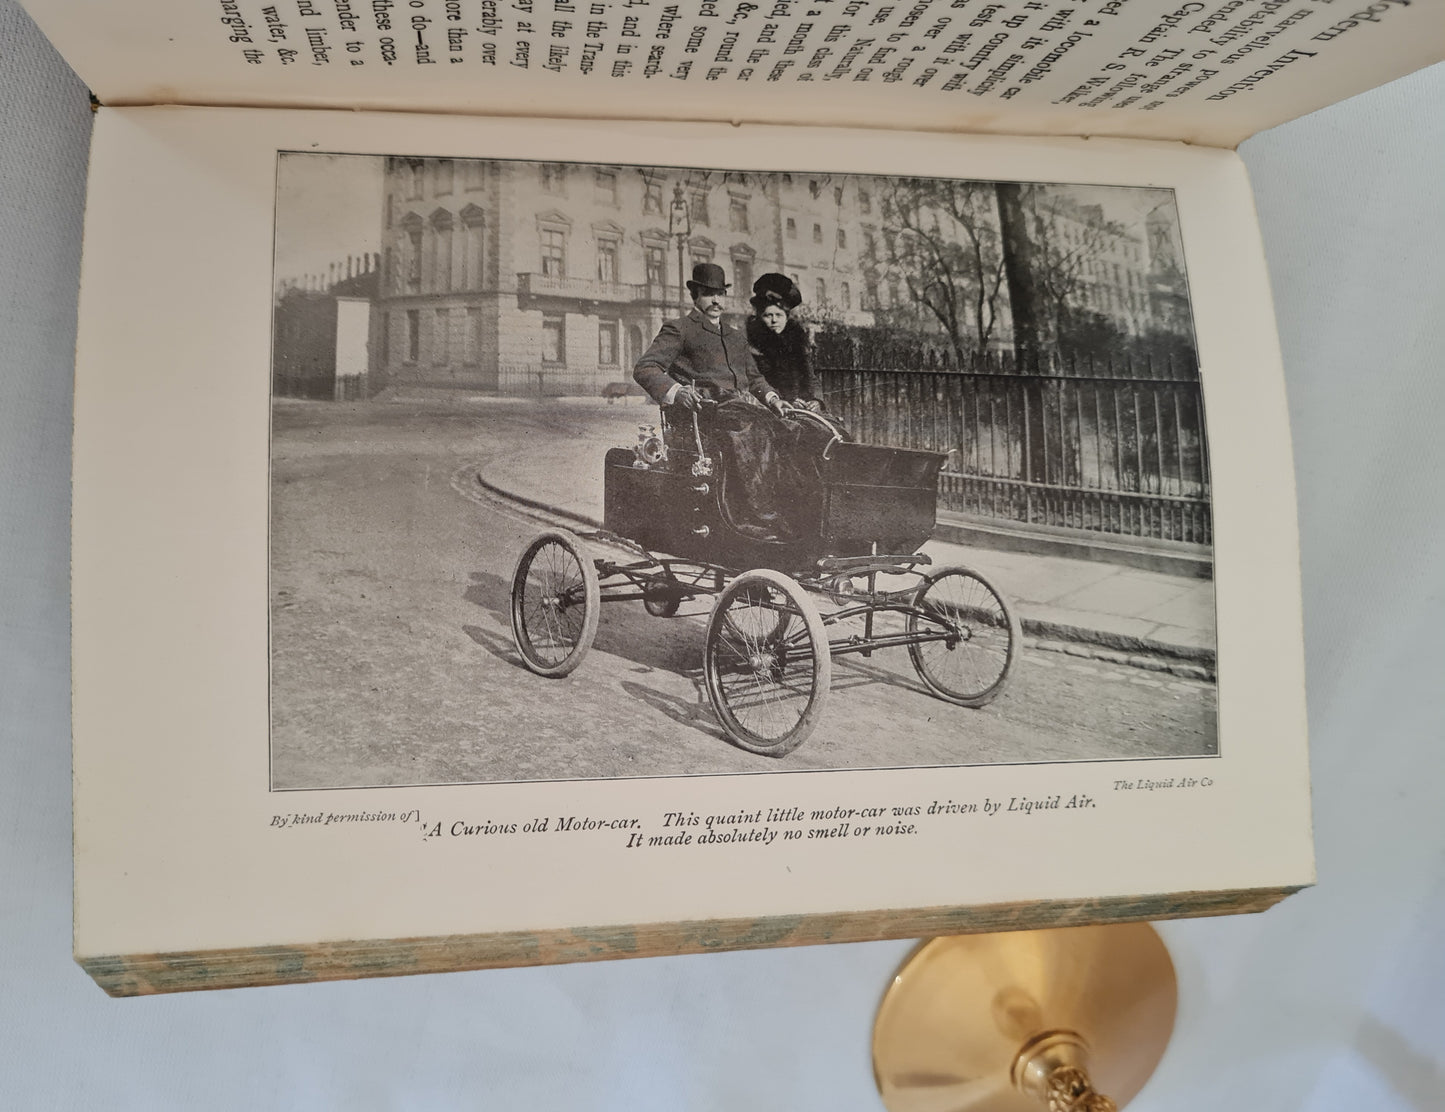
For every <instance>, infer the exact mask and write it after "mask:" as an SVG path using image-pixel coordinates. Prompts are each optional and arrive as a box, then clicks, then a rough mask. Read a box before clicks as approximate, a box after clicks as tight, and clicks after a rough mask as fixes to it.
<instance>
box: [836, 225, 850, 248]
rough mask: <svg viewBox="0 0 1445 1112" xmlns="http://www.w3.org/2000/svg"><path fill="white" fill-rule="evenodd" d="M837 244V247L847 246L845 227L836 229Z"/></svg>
mask: <svg viewBox="0 0 1445 1112" xmlns="http://www.w3.org/2000/svg"><path fill="white" fill-rule="evenodd" d="M838 246H839V247H847V246H848V232H847V230H846V229H843V228H839V229H838Z"/></svg>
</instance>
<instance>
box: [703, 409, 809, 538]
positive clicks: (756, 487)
mask: <svg viewBox="0 0 1445 1112" xmlns="http://www.w3.org/2000/svg"><path fill="white" fill-rule="evenodd" d="M710 423H711V425H712V430H713V433H714V435H716V436H718V437H720V438H721V439H722V440H723V441H724V443H725V448H724V450H723V453H722V454H723V457H724V461H725V462H724V467H725V474H724V481H723V502H724V505H725V506H726V508H727V511H728V514H729V515H730V516H731V517H732V519H733V523H734V524H735V525H736V526H737V527H738V528H739V530H740V531H742V532H744V533H747V534H749V535H751V536H771V537H776V538H777V539H779V540H784V541H794V540H803V539H806V538H808V537H815V536H817V535H818V533H819V531H820V529H821V528H822V516H823V479H822V473H821V471H820V468H821V465H822V454H823V450H824V449H825V448H826V447H827V446H828V441H829V440H830V439H832V438H831V436H830V434H829V433H828V432H827V430H825V429H823V428H820V427H819V426H817V425H816V424H814V423H812V422H802V421H785V420H783V419H782V418H781V417H778V416H777V415H776V414H775V413H773V411H772V410H770V409H766V408H764V407H762V406H758V405H753V404H752V403H751V402H748V401H744V400H743V399H741V398H732V399H728V400H727V401H724V402H722V403H721V404H720V405H718V407H717V409H716V410H715V411H714V412H713V414H712V421H711V422H710Z"/></svg>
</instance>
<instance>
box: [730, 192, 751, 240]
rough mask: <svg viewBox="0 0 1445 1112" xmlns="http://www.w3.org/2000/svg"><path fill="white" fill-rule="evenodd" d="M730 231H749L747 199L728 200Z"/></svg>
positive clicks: (732, 198) (733, 198)
mask: <svg viewBox="0 0 1445 1112" xmlns="http://www.w3.org/2000/svg"><path fill="white" fill-rule="evenodd" d="M728 229H729V230H730V231H734V232H746V231H747V230H748V199H747V198H746V197H736V196H734V197H729V198H728Z"/></svg>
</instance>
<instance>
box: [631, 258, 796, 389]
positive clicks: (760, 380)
mask: <svg viewBox="0 0 1445 1112" xmlns="http://www.w3.org/2000/svg"><path fill="white" fill-rule="evenodd" d="M687 292H688V293H689V294H691V295H692V304H693V308H692V310H691V311H690V312H689V313H688V314H687V316H685V317H682V318H680V319H678V320H670V321H668V322H667V323H666V324H664V325H663V326H662V331H660V332H659V333H658V334H657V339H655V340H653V341H652V345H651V346H650V347H649V348H648V349H647V350H646V351H645V352H643V354H642V358H641V359H639V360H638V361H637V365H636V366H635V367H634V368H633V371H632V377H633V378H634V379H636V380H637V383H638V385H640V386H641V387H642V388H643V389H644V390H646V391H647V392H648V393H649V394H650V395H652V399H653V400H654V401H655V402H657V403H658V404H659V405H676V406H681V407H682V408H683V409H687V410H695V409H697V408H698V405H699V403H700V402H701V401H702V399H703V397H704V396H707V397H711V398H714V399H716V400H727V399H729V398H740V397H747V396H748V395H751V396H752V397H754V398H756V399H757V400H758V401H760V402H763V403H765V404H766V405H767V406H768V407H769V408H771V409H773V410H775V411H778V412H781V411H782V408H783V402H782V399H781V398H779V397H778V393H777V391H776V390H774V389H773V388H772V387H771V386H769V385H768V380H767V379H765V378H764V377H763V376H762V372H760V371H759V370H758V367H757V364H756V363H755V362H753V355H752V352H751V351H749V350H748V341H747V337H746V336H745V335H744V334H743V331H742V329H740V328H734V327H733V326H732V325H730V324H724V323H723V319H722V312H723V301H724V299H725V298H726V297H727V292H728V283H727V275H726V274H725V273H724V272H723V268H722V267H720V266H718V265H717V263H698V264H697V265H696V266H694V267H693V268H692V280H691V281H690V282H688V284H687Z"/></svg>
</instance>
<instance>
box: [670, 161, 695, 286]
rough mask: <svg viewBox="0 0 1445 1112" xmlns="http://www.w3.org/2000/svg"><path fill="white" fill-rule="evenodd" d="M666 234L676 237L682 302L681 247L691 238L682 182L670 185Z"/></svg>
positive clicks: (690, 218) (690, 217) (678, 279)
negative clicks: (670, 198)
mask: <svg viewBox="0 0 1445 1112" xmlns="http://www.w3.org/2000/svg"><path fill="white" fill-rule="evenodd" d="M667 234H668V235H670V236H674V237H675V238H676V239H677V300H678V304H682V302H683V301H684V300H685V299H684V297H683V296H682V292H683V289H684V288H685V286H684V282H683V269H682V268H683V249H684V248H685V247H686V246H687V241H688V240H689V239H691V238H692V213H691V212H689V211H688V208H687V200H686V198H684V197H683V195H682V182H676V183H675V184H674V185H673V187H672V204H670V205H669V206H668V208H667Z"/></svg>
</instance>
